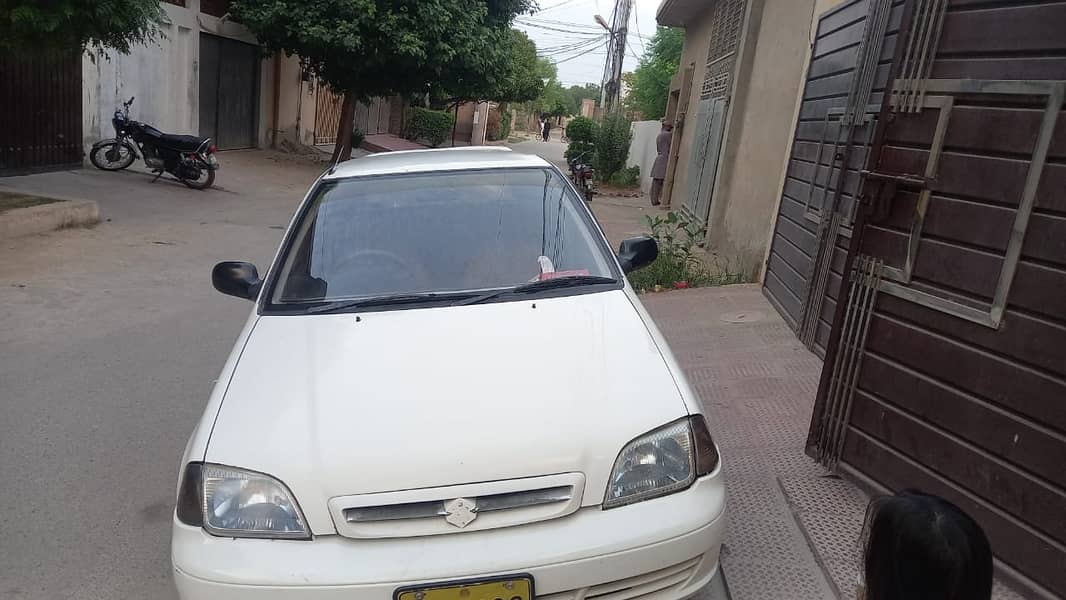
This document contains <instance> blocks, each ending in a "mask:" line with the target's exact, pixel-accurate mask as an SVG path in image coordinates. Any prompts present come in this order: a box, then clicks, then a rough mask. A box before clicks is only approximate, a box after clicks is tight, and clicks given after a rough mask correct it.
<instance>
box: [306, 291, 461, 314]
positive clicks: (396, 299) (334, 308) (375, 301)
mask: <svg viewBox="0 0 1066 600" xmlns="http://www.w3.org/2000/svg"><path fill="white" fill-rule="evenodd" d="M467 296H469V294H438V293H436V292H427V293H424V294H398V295H395V296H374V297H371V298H360V299H358V300H340V301H337V302H330V303H329V304H322V305H319V306H312V307H311V308H309V309H307V310H306V311H305V314H309V315H313V314H321V313H331V312H343V311H345V310H349V309H352V308H362V307H364V306H391V305H394V304H417V303H419V302H432V301H434V300H441V299H443V298H455V297H460V298H465V297H467Z"/></svg>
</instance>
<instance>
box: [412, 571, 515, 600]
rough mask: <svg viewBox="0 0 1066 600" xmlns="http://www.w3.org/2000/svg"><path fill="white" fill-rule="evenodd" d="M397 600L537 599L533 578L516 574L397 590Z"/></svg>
mask: <svg viewBox="0 0 1066 600" xmlns="http://www.w3.org/2000/svg"><path fill="white" fill-rule="evenodd" d="M394 599H395V600H533V578H532V577H530V576H528V575H515V576H508V577H501V578H494V579H480V580H477V581H468V582H463V581H453V582H450V583H441V584H436V585H433V584H431V585H427V586H418V587H409V588H402V589H399V590H396V594H395V595H394Z"/></svg>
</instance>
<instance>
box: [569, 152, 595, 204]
mask: <svg viewBox="0 0 1066 600" xmlns="http://www.w3.org/2000/svg"><path fill="white" fill-rule="evenodd" d="M587 154H588V151H585V152H582V153H581V154H578V155H577V156H575V157H573V158H571V159H570V161H569V165H570V179H571V181H573V182H574V186H575V187H577V191H579V192H581V195H582V196H584V198H585V201H586V202H592V197H593V196H595V195H596V188H595V186H594V184H593V176H594V175H595V171H593V169H592V165H590V164H588V163H586V162H585V155H587Z"/></svg>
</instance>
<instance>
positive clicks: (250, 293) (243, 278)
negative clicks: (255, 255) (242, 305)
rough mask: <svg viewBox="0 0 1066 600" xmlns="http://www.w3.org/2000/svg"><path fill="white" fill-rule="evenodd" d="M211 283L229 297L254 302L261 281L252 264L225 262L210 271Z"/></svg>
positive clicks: (261, 283) (257, 295)
mask: <svg viewBox="0 0 1066 600" xmlns="http://www.w3.org/2000/svg"><path fill="white" fill-rule="evenodd" d="M211 283H212V284H213V285H214V286H215V289H216V290H218V291H220V292H222V293H223V294H227V295H229V296H236V297H238V298H244V299H245V300H252V301H254V300H255V299H256V298H258V297H259V288H261V287H263V280H262V279H260V278H259V270H258V269H256V268H255V265H253V264H252V263H246V262H240V261H235V260H227V261H225V262H220V263H218V264H217V265H215V268H214V269H212V270H211Z"/></svg>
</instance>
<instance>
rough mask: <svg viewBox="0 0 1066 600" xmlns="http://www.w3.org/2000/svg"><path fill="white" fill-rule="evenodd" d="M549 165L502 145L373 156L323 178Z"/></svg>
mask: <svg viewBox="0 0 1066 600" xmlns="http://www.w3.org/2000/svg"><path fill="white" fill-rule="evenodd" d="M547 166H550V163H548V161H546V160H544V159H543V158H541V157H539V156H537V155H535V154H524V153H522V152H512V151H511V149H510V148H504V147H502V146H471V147H467V148H438V149H432V150H430V149H427V150H401V151H397V152H381V153H378V154H371V155H369V156H364V157H362V158H356V159H353V160H349V161H345V162H342V163H340V164H338V165H337V167H336V168H335V169H333V170H332V172H327V173H326V174H325V175H323V177H322V178H323V179H324V180H330V179H343V178H346V177H362V176H366V175H389V174H396V173H428V172H431V171H468V170H474V169H507V168H515V167H547Z"/></svg>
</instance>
